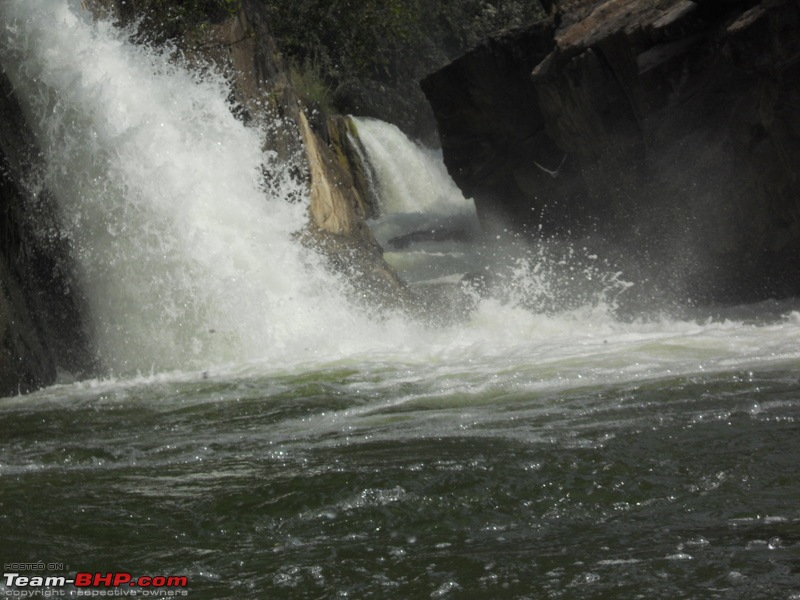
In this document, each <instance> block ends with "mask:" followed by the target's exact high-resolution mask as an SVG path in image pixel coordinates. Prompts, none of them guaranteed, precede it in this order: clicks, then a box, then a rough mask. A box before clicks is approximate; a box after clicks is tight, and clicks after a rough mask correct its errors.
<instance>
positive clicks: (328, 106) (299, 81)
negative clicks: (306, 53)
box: [289, 60, 336, 114]
mask: <svg viewBox="0 0 800 600" xmlns="http://www.w3.org/2000/svg"><path fill="white" fill-rule="evenodd" d="M289 79H290V81H291V82H292V87H293V88H294V90H295V92H297V94H298V95H299V96H300V98H302V99H303V102H304V103H305V104H306V105H307V106H309V107H311V108H317V109H319V110H320V111H322V112H323V113H325V114H333V113H334V112H336V111H335V110H334V108H333V103H332V101H331V88H330V85H329V84H328V83H327V82H326V81H325V77H324V74H323V73H322V70H321V69H320V66H319V65H318V64H317V63H314V62H313V61H310V60H306V61H305V63H304V64H302V65H299V64H297V63H295V64H292V66H291V67H290V68H289Z"/></svg>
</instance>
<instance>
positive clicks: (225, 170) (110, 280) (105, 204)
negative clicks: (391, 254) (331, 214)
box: [0, 0, 354, 372]
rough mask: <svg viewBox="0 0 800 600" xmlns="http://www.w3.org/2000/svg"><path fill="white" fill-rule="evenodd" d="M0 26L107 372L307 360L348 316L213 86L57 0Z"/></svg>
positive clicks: (297, 209)
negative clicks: (300, 354) (289, 356)
mask: <svg viewBox="0 0 800 600" xmlns="http://www.w3.org/2000/svg"><path fill="white" fill-rule="evenodd" d="M0 19H1V22H2V37H1V38H0V60H2V63H3V66H4V69H5V71H6V73H7V74H8V76H9V77H10V79H11V81H12V83H13V85H14V87H15V90H16V93H17V95H18V97H19V98H20V99H21V101H22V102H23V104H24V109H25V111H26V113H27V117H28V120H29V121H30V123H31V125H32V127H33V128H34V130H35V133H36V135H37V138H38V141H39V144H40V146H41V148H42V150H43V153H44V155H45V158H46V163H47V170H46V174H45V176H44V180H43V181H42V182H41V183H42V184H43V185H44V186H46V187H47V188H48V189H50V190H52V191H53V193H54V195H55V196H56V197H57V200H58V204H59V210H60V212H61V220H62V222H63V224H64V227H65V231H66V235H67V236H68V237H69V239H70V241H71V244H72V246H73V249H74V253H75V255H76V259H77V263H78V269H79V275H80V280H81V282H82V285H83V286H84V289H85V292H86V295H87V297H88V300H89V303H90V311H91V315H92V317H93V320H94V326H95V328H96V343H97V345H98V348H99V352H100V355H101V356H102V357H103V359H104V360H105V361H106V362H107V363H108V365H109V366H110V367H111V368H113V369H115V370H117V371H123V372H130V371H132V370H150V369H157V370H163V369H171V368H186V367H204V366H205V365H207V364H208V363H209V362H211V363H220V362H227V361H235V360H243V359H261V358H269V357H272V356H276V355H283V354H285V353H287V352H288V353H291V351H292V350H294V349H297V350H298V351H307V349H308V348H309V345H313V346H316V345H317V344H319V340H320V338H322V339H325V337H326V336H325V335H324V332H328V331H329V330H330V329H331V328H332V327H336V326H346V323H347V322H348V321H349V320H351V319H353V318H354V317H353V315H352V314H351V311H350V310H349V308H348V306H347V304H346V302H344V300H343V299H342V298H341V296H340V294H339V284H338V282H337V281H336V280H334V279H333V278H332V277H330V276H329V275H327V274H326V273H325V272H324V271H323V270H322V269H321V268H320V267H319V265H318V264H317V263H316V259H315V257H314V256H312V255H311V254H309V253H307V252H304V251H303V250H302V248H301V247H300V246H299V245H298V244H296V243H295V242H294V241H293V240H291V238H290V236H291V233H292V232H293V231H296V230H298V229H300V228H301V227H302V226H303V224H304V220H305V218H306V216H305V207H304V206H300V205H296V204H295V205H292V204H290V203H288V202H286V201H285V198H282V197H268V196H267V194H266V193H265V191H264V189H263V187H262V184H261V181H262V175H261V169H262V166H263V165H264V164H265V162H267V159H268V158H269V157H267V156H265V155H264V154H263V153H262V151H261V148H260V138H259V134H258V132H257V131H255V130H252V129H248V128H246V127H244V126H243V125H242V124H241V123H239V122H238V121H236V119H235V118H234V117H233V116H232V114H231V112H230V110H229V106H228V105H227V103H226V97H227V87H226V85H225V83H224V82H223V80H222V78H221V77H214V76H210V77H205V78H203V79H202V80H200V79H199V78H198V77H197V76H196V75H193V74H192V73H191V72H190V71H188V70H186V69H184V68H182V67H180V66H176V65H175V64H174V62H173V61H171V60H170V58H169V57H168V56H165V55H163V54H159V53H157V52H155V51H153V50H150V49H146V48H140V47H137V46H134V45H132V44H131V43H129V42H128V41H127V39H126V34H125V32H121V31H118V30H117V29H115V28H114V27H112V26H111V25H110V24H109V23H104V22H99V23H93V22H92V21H91V18H90V16H89V15H88V14H85V13H83V12H81V11H80V9H79V7H77V6H76V5H75V4H74V3H72V4H70V3H68V2H67V1H66V0H4V1H3V3H2V4H0ZM323 292H324V295H325V297H326V303H325V304H326V306H325V312H324V314H323V312H322V311H321V310H320V307H319V305H318V298H320V297H321V296H322V295H323ZM337 324H338V325H337Z"/></svg>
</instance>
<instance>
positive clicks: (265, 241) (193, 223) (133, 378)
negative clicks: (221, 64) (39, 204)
mask: <svg viewBox="0 0 800 600" xmlns="http://www.w3.org/2000/svg"><path fill="white" fill-rule="evenodd" d="M0 19H2V23H3V30H2V31H3V33H2V40H0V61H2V62H3V65H4V68H5V69H6V71H7V73H8V74H9V77H10V78H11V79H12V81H13V82H14V85H15V88H16V89H17V91H18V94H20V96H21V97H23V98H27V99H28V104H26V106H25V110H26V113H27V116H28V119H29V120H30V122H31V123H32V126H33V127H34V128H35V130H36V131H37V136H38V137H39V139H40V142H41V143H42V145H43V152H44V156H45V159H46V161H47V165H48V168H47V172H46V173H44V174H42V183H43V184H44V185H47V186H48V187H50V188H51V189H53V190H54V191H55V192H56V195H57V196H58V201H59V207H60V211H61V215H62V220H63V222H64V224H65V230H66V233H67V235H69V236H70V239H71V240H72V241H73V244H74V247H75V249H76V258H77V261H78V265H77V269H78V276H79V279H80V281H81V282H82V284H83V285H84V286H85V289H86V290H87V295H88V301H89V304H90V309H91V311H92V314H93V317H94V327H95V330H96V338H97V340H96V341H97V344H98V351H99V353H100V354H101V356H102V357H103V359H104V362H105V364H106V365H107V366H108V371H107V374H106V375H104V376H103V377H100V378H97V379H93V380H84V381H72V380H71V378H70V376H69V374H64V375H63V377H62V382H61V383H59V384H58V385H55V386H52V387H49V388H47V389H44V390H41V391H38V392H36V393H33V394H29V395H26V396H19V397H12V398H6V399H1V400H0V416H1V417H2V425H3V426H2V434H1V435H0V486H1V487H0V559H1V560H2V561H3V564H4V578H3V581H0V596H3V597H35V596H36V595H35V594H34V592H35V591H37V592H39V594H38V595H39V596H40V597H44V592H45V591H47V592H48V593H52V594H56V593H57V592H59V591H63V592H64V593H65V594H66V596H68V597H72V596H78V595H79V594H90V593H92V592H95V596H99V594H100V592H105V593H107V594H109V595H116V596H118V597H119V596H122V595H134V594H135V595H137V596H139V597H142V596H145V595H151V596H152V595H159V596H161V597H167V596H168V595H172V596H175V595H179V596H180V595H183V593H184V592H185V593H186V595H187V597H190V598H195V599H198V600H199V599H209V600H212V599H220V598H232V599H233V598H236V599H240V598H253V599H267V598H280V599H294V598H297V599H301V598H302V599H316V598H353V599H356V598H357V599H362V598H402V599H417V598H419V599H425V598H454V599H459V598H468V599H519V600H522V599H525V598H528V599H538V598H565V599H572V598H598V599H599V598H602V599H612V598H620V599H622V598H626V599H627V598H643V599H645V598H646V599H649V598H687V599H696V598H720V599H728V598H785V599H790V598H791V599H795V600H796V599H798V598H800V504H798V494H800V480H798V476H797V465H798V464H800V435H798V433H800V428H799V426H798V420H799V419H800V401H799V400H800V371H798V364H799V363H798V361H799V360H800V345H798V340H800V312H799V311H798V303H797V302H796V301H793V300H788V301H782V302H777V301H770V302H765V303H763V304H760V305H755V306H743V307H729V308H727V309H725V310H722V309H714V310H711V309H708V310H701V309H693V311H692V312H691V313H689V312H684V313H681V314H677V313H671V312H666V311H664V310H661V309H660V308H659V309H656V308H655V307H653V309H652V310H639V311H638V312H636V313H635V314H633V313H631V312H630V311H627V312H625V311H620V310H619V306H620V304H619V302H620V300H621V299H624V297H625V294H626V293H627V290H628V289H629V288H630V287H631V286H636V285H637V284H636V282H627V281H625V276H624V273H619V272H617V271H615V270H614V269H609V267H608V265H606V264H605V263H604V262H603V259H602V257H598V256H595V255H594V254H592V253H591V251H584V250H583V249H582V248H579V249H575V250H572V251H569V252H565V251H564V250H563V249H556V250H552V251H551V250H549V249H547V248H544V249H542V248H534V249H528V250H526V252H524V253H523V254H522V255H513V253H512V254H509V253H508V252H507V248H505V247H504V246H503V245H502V244H498V245H489V246H487V245H483V246H482V248H483V250H482V251H481V252H477V251H476V252H474V253H473V249H474V248H475V247H474V246H473V245H470V244H471V243H470V242H469V241H465V240H456V241H450V242H447V245H446V246H441V245H437V244H441V242H433V241H428V242H424V243H422V244H421V245H415V246H413V247H412V248H409V249H408V251H407V252H404V251H401V250H400V249H395V250H393V251H392V252H389V253H388V258H390V260H392V261H393V262H394V263H395V264H396V265H397V266H398V268H399V269H401V270H402V271H403V272H404V273H405V275H406V276H407V277H408V278H409V279H411V280H412V281H414V282H415V283H416V284H417V285H437V284H442V283H448V284H453V282H454V281H456V280H457V278H458V277H459V275H461V274H463V272H464V271H463V269H464V268H465V264H467V265H471V268H475V266H476V263H475V261H476V260H478V263H477V268H479V269H482V270H484V271H486V270H489V271H491V270H493V269H498V270H500V271H502V268H501V266H499V265H498V262H502V259H503V258H504V257H505V258H508V257H509V256H512V255H513V256H514V258H513V260H512V261H511V264H508V265H505V267H504V268H505V269H506V271H505V275H504V276H503V277H504V278H503V280H502V282H501V283H500V284H498V286H499V288H498V289H499V290H500V291H499V292H497V293H493V294H483V295H481V294H480V293H478V292H477V291H476V292H475V293H474V294H473V295H472V296H471V303H469V304H468V308H467V309H465V311H464V313H463V314H460V315H457V316H458V318H448V319H442V320H441V322H438V323H437V322H431V321H430V320H424V321H420V320H416V319H414V318H411V317H409V316H408V315H404V314H391V313H390V314H383V315H382V316H380V317H379V318H376V317H373V318H370V317H368V316H366V315H365V314H364V311H363V310H361V309H360V308H359V307H357V306H354V305H353V304H352V303H351V301H350V300H348V296H347V293H346V292H347V290H346V285H345V283H343V282H341V281H340V280H339V279H338V278H337V277H336V276H335V275H332V274H330V273H328V272H327V271H326V270H325V269H324V267H323V265H322V262H321V261H320V260H319V259H318V257H315V255H313V253H310V252H309V251H308V250H306V249H304V248H302V247H301V246H299V245H298V244H296V242H295V241H294V239H293V238H292V236H291V232H292V231H294V230H296V229H299V228H300V227H301V226H302V223H303V221H304V218H305V213H304V208H303V207H302V206H297V205H293V204H289V203H286V202H285V201H284V199H283V198H282V197H281V191H280V186H278V187H276V188H274V189H271V190H265V189H264V188H263V187H261V186H260V184H259V181H260V179H259V178H260V173H261V168H262V166H263V165H264V163H265V162H267V163H268V162H269V160H270V157H269V156H265V155H264V153H263V152H262V151H261V149H260V145H259V137H258V135H257V132H254V131H252V130H248V129H247V128H245V127H244V126H242V125H241V124H240V123H239V122H238V121H236V120H235V118H233V116H232V115H231V113H230V111H229V107H228V106H227V104H226V101H225V99H226V97H227V88H226V84H225V82H224V81H222V80H221V79H220V78H215V77H200V76H197V75H194V74H192V73H190V72H188V71H186V70H185V69H183V68H182V67H179V66H176V65H175V64H174V63H173V62H171V61H170V60H168V57H164V56H162V55H159V54H158V53H153V52H152V51H149V50H147V49H145V48H139V47H136V46H132V45H131V44H129V43H128V42H127V41H126V36H125V35H124V34H123V33H120V32H118V31H116V30H115V29H114V28H113V27H112V26H111V25H109V24H107V23H102V22H101V23H92V22H91V20H90V19H89V18H88V17H87V16H86V15H83V14H82V13H81V12H80V10H79V8H78V6H77V3H70V2H67V1H66V0H25V1H21V0H15V1H11V0H4V4H2V5H0ZM359 123H360V129H363V131H364V133H365V135H364V137H365V138H369V140H368V141H371V142H372V143H374V144H376V145H377V146H380V145H381V144H390V143H391V144H400V145H401V146H403V147H404V148H406V149H407V150H408V152H409V154H414V153H415V151H413V148H411V147H410V146H407V144H411V142H407V141H402V140H400V141H398V139H399V138H398V137H397V135H396V132H394V131H393V130H391V127H390V126H386V125H385V124H384V125H381V124H376V123H372V122H362V121H359ZM367 130H369V131H367ZM366 145H367V146H369V145H370V144H366ZM367 149H368V150H369V148H367ZM374 152H375V148H373V150H372V151H370V159H371V160H372V161H374V162H375V163H376V164H375V165H374V167H375V171H376V172H379V171H380V170H381V168H382V166H383V167H385V166H386V165H385V164H383V165H381V164H380V159H377V158H375V155H374ZM404 152H405V150H404V151H403V152H399V151H392V152H389V153H388V156H390V157H391V158H392V160H393V161H394V162H398V161H399V159H398V157H399V156H400V155H401V154H403V153H404ZM423 154H425V152H423ZM428 154H429V155H430V156H429V159H430V160H431V161H432V163H431V164H433V163H435V155H433V153H428ZM415 160H416V159H415ZM425 160H428V159H425ZM419 168H422V167H419ZM431 169H432V171H431V172H432V173H441V168H440V167H439V166H432V167H431ZM410 175H412V176H414V175H415V176H414V177H413V178H414V179H415V180H416V181H421V180H423V179H426V178H434V179H435V178H437V177H438V175H436V176H434V175H431V176H430V177H429V176H428V175H426V176H425V177H423V176H422V174H421V173H420V172H418V171H416V172H415V173H414V174H410ZM381 177H382V181H384V182H385V181H386V176H381ZM285 185H286V186H290V185H291V183H290V182H288V181H287V182H286V184H285ZM438 185H439V184H436V185H435V186H434V187H437V186H438ZM443 185H444V184H443ZM437 189H440V188H438V187H437ZM450 189H451V188H449V187H448V188H446V190H450ZM276 190H277V192H276ZM450 193H451V191H441V190H440V191H436V192H435V194H438V195H441V194H450ZM289 194H290V191H286V195H287V196H288V195H289ZM421 194H422V193H421V192H418V193H415V197H420V195H421ZM445 200H446V201H445V204H446V205H447V206H449V208H448V209H447V210H444V211H443V212H444V213H445V214H444V215H442V214H438V215H433V216H432V212H431V211H432V209H431V207H430V206H429V205H427V204H426V205H425V206H423V205H421V204H419V203H416V204H412V205H408V204H406V205H390V204H387V206H386V207H384V208H385V211H384V217H383V220H382V221H381V222H379V223H375V224H374V227H375V229H376V232H377V234H378V237H379V238H382V241H383V242H384V243H386V242H388V240H389V239H390V238H392V237H395V236H397V235H398V233H400V234H402V233H403V232H407V231H410V230H413V229H414V228H416V227H419V226H420V224H421V223H422V224H424V225H425V227H428V226H429V224H430V222H431V219H445V220H446V221H447V223H448V224H449V225H452V224H453V223H455V224H456V225H457V226H458V227H461V228H463V229H465V230H469V231H472V229H471V228H472V227H473V225H474V222H473V220H472V219H471V217H470V216H469V211H468V208H469V206H468V205H469V203H468V202H467V201H465V200H464V199H463V198H461V199H458V198H450V199H449V200H448V199H445ZM437 206H442V204H441V203H439V204H437ZM433 212H434V213H435V212H436V211H435V210H434V211H433ZM403 227H405V229H403ZM426 244H427V245H426ZM487 247H488V248H490V250H486V248H487ZM556 256H557V258H556ZM265 257H266V260H265ZM425 257H427V258H428V259H430V258H433V259H435V260H436V261H439V262H438V263H436V264H437V266H435V267H431V266H430V263H429V262H425V260H423V259H424V258H425ZM476 257H477V258H476ZM481 261H483V262H481ZM587 265H589V266H587ZM565 281H567V282H573V283H574V287H573V286H572V285H566V287H565V284H564V282H565ZM501 292H502V293H501ZM39 561H41V562H42V563H43V564H44V565H46V568H45V569H44V570H42V571H37V570H31V568H30V567H31V563H34V564H38V563H39ZM20 563H21V564H22V566H23V567H25V568H20ZM26 565H27V567H26ZM51 567H52V568H51ZM12 572H15V573H19V576H21V577H28V576H35V575H36V574H37V573H43V574H46V575H48V576H57V575H63V576H65V577H68V578H74V577H75V576H76V574H77V573H98V572H99V573H103V574H105V573H111V572H113V573H127V574H130V575H131V576H132V577H133V578H134V579H135V578H141V577H144V576H149V577H159V576H178V577H185V578H186V582H187V587H185V588H183V587H177V588H158V589H155V588H148V587H146V586H142V585H139V586H128V585H123V586H120V587H111V588H106V587H104V586H100V587H99V588H85V587H77V588H76V587H73V586H69V585H68V586H66V587H65V588H63V589H62V588H57V587H56V588H52V587H50V588H47V589H46V590H45V589H44V588H34V587H31V586H30V585H28V586H26V585H19V584H20V580H19V579H13V578H10V577H9V575H8V573H12ZM26 594H27V596H26Z"/></svg>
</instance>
